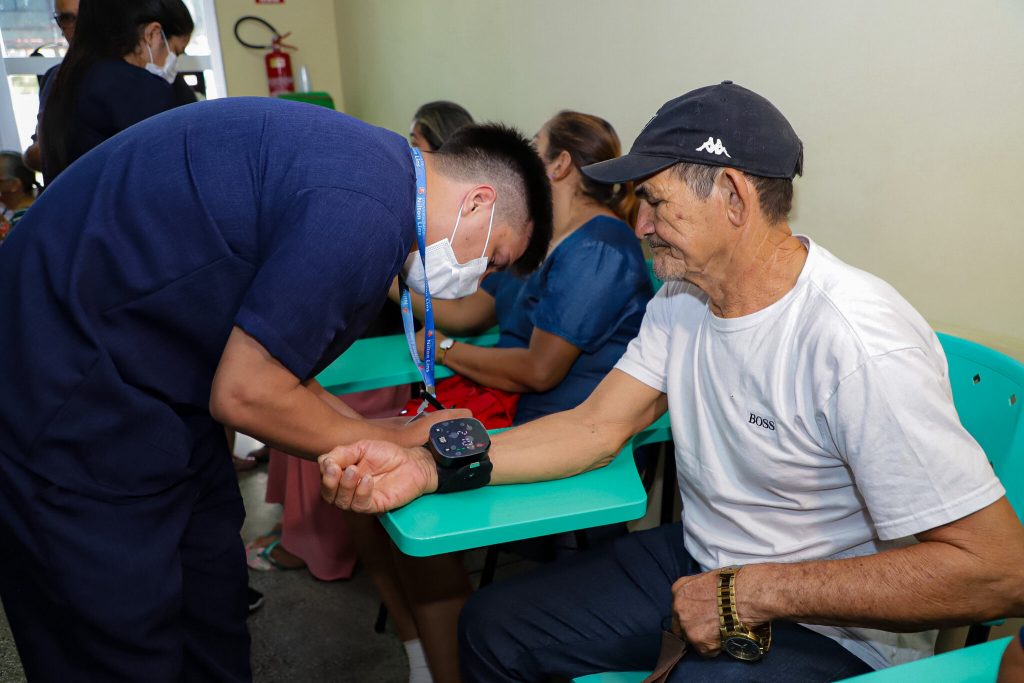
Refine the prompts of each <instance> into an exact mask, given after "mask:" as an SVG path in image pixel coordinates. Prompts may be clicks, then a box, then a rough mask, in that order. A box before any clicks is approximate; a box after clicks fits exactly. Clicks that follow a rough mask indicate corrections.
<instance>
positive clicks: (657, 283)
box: [647, 259, 665, 292]
mask: <svg viewBox="0 0 1024 683" xmlns="http://www.w3.org/2000/svg"><path fill="white" fill-rule="evenodd" d="M647 275H648V276H650V278H651V286H652V287H654V291H655V292H657V291H658V290H659V289H661V286H662V285H663V284H665V283H664V282H662V281H661V278H659V277H658V276H657V275H655V274H654V260H653V259H647Z"/></svg>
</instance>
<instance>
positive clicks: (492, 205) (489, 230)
mask: <svg viewBox="0 0 1024 683" xmlns="http://www.w3.org/2000/svg"><path fill="white" fill-rule="evenodd" d="M468 198H469V197H468V196H467V198H466V199H468ZM497 205H498V200H494V201H493V202H491V219H490V220H489V221H488V222H487V239H485V240H484V250H483V252H482V253H481V254H480V256H483V255H484V254H486V253H487V245H488V244H490V243H491V227H492V226H493V225H494V208H495V207H496V206H497ZM465 208H466V200H465V199H463V200H462V204H460V205H459V215H458V216H456V217H455V229H454V230H452V236H451V243H452V249H453V250H454V249H455V234H456V233H457V232H458V231H459V221H461V220H462V210H463V209H465Z"/></svg>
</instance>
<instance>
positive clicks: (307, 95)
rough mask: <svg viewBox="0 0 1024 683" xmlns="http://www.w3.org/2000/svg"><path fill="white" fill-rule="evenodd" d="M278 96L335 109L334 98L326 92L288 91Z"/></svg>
mask: <svg viewBox="0 0 1024 683" xmlns="http://www.w3.org/2000/svg"><path fill="white" fill-rule="evenodd" d="M278 97H279V98H281V99H282V100H292V101H293V102H305V103H306V104H315V105H317V106H318V107H327V108H328V109H334V98H333V97H331V96H330V95H329V94H327V93H325V92H286V93H281V94H280V95H278Z"/></svg>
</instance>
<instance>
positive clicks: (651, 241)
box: [647, 235, 671, 249]
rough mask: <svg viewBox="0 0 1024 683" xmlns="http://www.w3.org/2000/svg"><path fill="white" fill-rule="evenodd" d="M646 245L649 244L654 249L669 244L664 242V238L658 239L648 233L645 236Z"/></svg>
mask: <svg viewBox="0 0 1024 683" xmlns="http://www.w3.org/2000/svg"><path fill="white" fill-rule="evenodd" d="M647 246H649V247H650V248H651V249H654V248H655V247H668V246H671V245H670V244H669V243H668V242H666V241H665V240H662V239H658V238H657V237H654V236H653V235H649V236H648V237H647Z"/></svg>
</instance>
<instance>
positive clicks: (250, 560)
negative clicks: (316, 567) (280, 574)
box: [245, 538, 306, 572]
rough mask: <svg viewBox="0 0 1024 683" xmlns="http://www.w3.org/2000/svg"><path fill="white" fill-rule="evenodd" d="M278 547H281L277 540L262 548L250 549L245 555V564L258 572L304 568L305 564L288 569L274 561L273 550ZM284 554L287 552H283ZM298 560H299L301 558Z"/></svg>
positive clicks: (279, 540)
mask: <svg viewBox="0 0 1024 683" xmlns="http://www.w3.org/2000/svg"><path fill="white" fill-rule="evenodd" d="M279 545H281V539H280V538H277V539H274V540H273V541H271V542H270V543H268V544H267V545H266V546H264V547H262V548H252V549H251V550H250V551H249V552H247V553H246V557H245V563H246V564H247V565H249V569H255V570H256V571H260V572H272V571H290V570H292V569H303V568H305V566H306V563H305V562H303V563H302V564H301V565H298V566H295V567H289V566H287V565H284V564H281V563H280V562H278V561H277V560H275V559H274V556H273V554H272V553H273V552H274V548H277V547H278V546H279ZM281 550H284V548H281ZM285 552H288V551H286V550H285ZM289 554H291V553H289ZM299 559H300V560H301V559H302V558H299Z"/></svg>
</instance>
